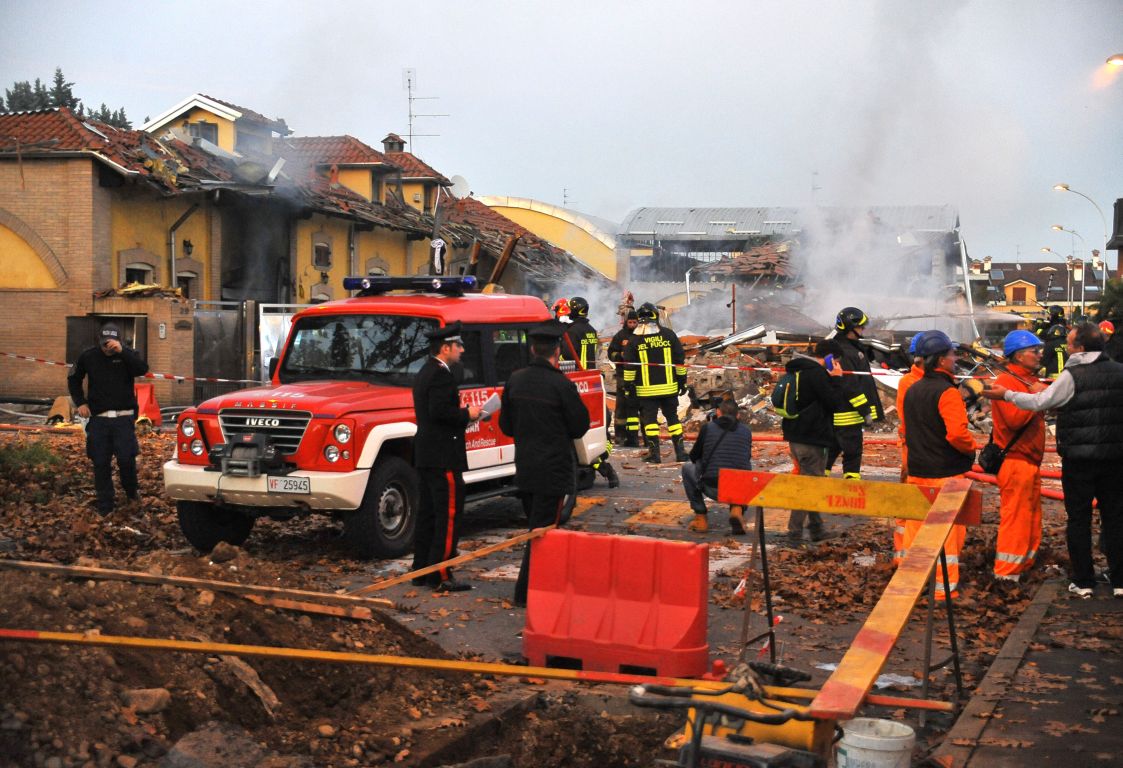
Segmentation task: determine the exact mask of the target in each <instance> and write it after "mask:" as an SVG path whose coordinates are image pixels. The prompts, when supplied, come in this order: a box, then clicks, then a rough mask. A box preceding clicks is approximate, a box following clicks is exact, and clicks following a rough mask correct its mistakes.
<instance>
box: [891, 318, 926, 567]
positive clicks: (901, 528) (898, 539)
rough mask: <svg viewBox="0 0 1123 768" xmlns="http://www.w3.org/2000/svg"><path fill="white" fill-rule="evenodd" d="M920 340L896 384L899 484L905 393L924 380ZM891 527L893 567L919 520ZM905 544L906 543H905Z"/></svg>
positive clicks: (904, 451)
mask: <svg viewBox="0 0 1123 768" xmlns="http://www.w3.org/2000/svg"><path fill="white" fill-rule="evenodd" d="M919 338H920V334H919V333H918V334H916V335H915V336H913V337H912V341H910V342H909V356H910V357H911V358H912V368H910V369H909V372H908V373H906V374H905V375H904V376H902V377H901V380H900V381H899V382H897V437H898V439H899V440H900V443H899V445H900V447H901V482H902V483H903V482H905V481H906V480H907V479H908V476H909V451H908V448H907V447H906V446H905V393H906V392H908V391H909V387H911V386H912V385H913V384H915V383H916V382H918V381H920V380H921V379H922V378H924V358H923V357H919V356H917V354H916V340H917V339H919ZM894 522H895V525H894V527H893V565H895V566H896V565H900V564H901V558H903V557H904V556H905V550H906V549H908V545H909V544H911V543H912V540H913V539H914V538H916V532H917V531H919V530H920V521H919V520H902V519H900V518H898V519H897V520H896V521H894ZM906 542H907V543H906Z"/></svg>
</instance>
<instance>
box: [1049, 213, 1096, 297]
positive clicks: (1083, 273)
mask: <svg viewBox="0 0 1123 768" xmlns="http://www.w3.org/2000/svg"><path fill="white" fill-rule="evenodd" d="M1052 228H1053V229H1054V230H1055V231H1057V232H1067V233H1068V234H1070V235H1072V255H1071V256H1070V257H1069V259H1070V261H1069V265H1070V266H1069V269H1075V267H1074V266H1072V265H1074V264H1076V263H1077V258H1076V238H1078V237H1079V238H1080V242H1081V243H1084V247H1085V248H1087V247H1088V244H1087V243H1085V242H1084V236H1083V235H1081V234H1080V233H1079V232H1077V231H1076V230H1075V229H1065V228H1064V227H1062V226H1061V225H1060V224H1054V225H1053V227H1052ZM1079 264H1080V273H1079V274H1080V276H1079V277H1077V278H1076V282H1078V283H1080V314H1082V315H1083V314H1084V286H1085V285H1086V284H1087V282H1088V275H1087V271H1086V270H1085V268H1084V259H1083V258H1080V259H1079Z"/></svg>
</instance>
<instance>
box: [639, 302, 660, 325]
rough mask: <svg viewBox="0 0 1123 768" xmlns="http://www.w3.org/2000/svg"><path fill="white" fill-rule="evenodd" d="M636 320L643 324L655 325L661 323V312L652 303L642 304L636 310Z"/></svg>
mask: <svg viewBox="0 0 1123 768" xmlns="http://www.w3.org/2000/svg"><path fill="white" fill-rule="evenodd" d="M636 319H637V320H639V321H640V322H641V323H655V322H658V321H659V310H658V309H656V308H655V305H654V304H652V303H651V302H650V301H645V302H644V303H643V304H640V306H639V309H637V310H636Z"/></svg>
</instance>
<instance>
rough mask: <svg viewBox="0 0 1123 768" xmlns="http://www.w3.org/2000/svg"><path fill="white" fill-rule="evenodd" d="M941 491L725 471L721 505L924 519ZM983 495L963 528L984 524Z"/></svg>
mask: <svg viewBox="0 0 1123 768" xmlns="http://www.w3.org/2000/svg"><path fill="white" fill-rule="evenodd" d="M938 493H939V489H938V488H925V487H922V486H919V485H910V484H908V483H886V482H879V481H874V480H844V479H841V478H834V477H806V476H803V475H787V474H774V473H772V472H751V471H747V470H743V469H723V470H721V472H720V473H719V474H718V492H717V498H718V501H720V502H724V503H726V504H748V505H759V506H764V507H779V508H781V509H805V510H807V511H809V512H823V513H826V514H831V515H860V516H864V517H881V518H901V519H903V520H924V519H925V517H926V516H927V515H928V510H929V509H930V508H931V506H932V503H933V500H934V499H935V498H936V495H937V494H938ZM981 514H982V494H981V493H979V492H977V491H974V492H972V493H971V494H970V498H969V500H968V503H967V504H966V505H965V511H964V512H963V513H962V514H961V515H960V519H959V521H958V522H960V523H961V524H963V525H978V524H979V522H981Z"/></svg>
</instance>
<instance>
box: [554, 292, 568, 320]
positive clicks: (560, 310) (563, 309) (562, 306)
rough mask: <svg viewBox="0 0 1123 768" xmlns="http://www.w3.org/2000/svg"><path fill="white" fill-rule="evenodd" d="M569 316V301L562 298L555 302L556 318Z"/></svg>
mask: <svg viewBox="0 0 1123 768" xmlns="http://www.w3.org/2000/svg"><path fill="white" fill-rule="evenodd" d="M568 314H569V299H566V298H564V297H563V298H560V299H558V300H557V301H555V302H554V317H565V316H566V315H568Z"/></svg>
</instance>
